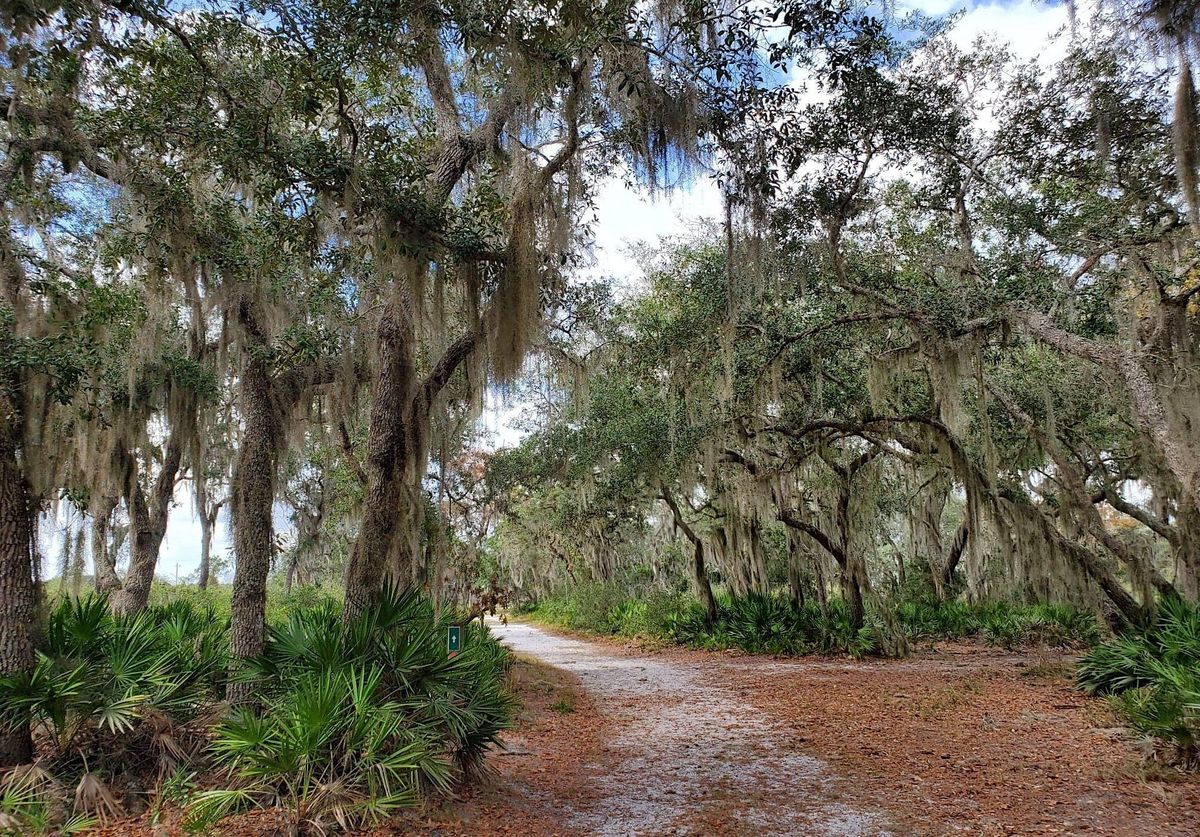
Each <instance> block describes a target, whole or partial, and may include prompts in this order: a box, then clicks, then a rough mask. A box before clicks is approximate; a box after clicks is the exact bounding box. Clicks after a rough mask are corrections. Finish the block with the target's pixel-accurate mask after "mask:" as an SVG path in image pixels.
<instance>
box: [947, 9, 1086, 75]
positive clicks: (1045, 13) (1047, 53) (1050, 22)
mask: <svg viewBox="0 0 1200 837" xmlns="http://www.w3.org/2000/svg"><path fill="white" fill-rule="evenodd" d="M933 2H938V0H933ZM1067 23H1068V12H1067V7H1066V6H1064V5H1050V4H1047V3H1040V2H1030V0H1020V1H1019V2H1014V3H1003V2H999V3H985V4H977V5H976V4H972V5H971V6H970V8H969V10H968V11H967V12H966V13H965V14H964V15H963V16H962V18H961V19H960V20H959V21H958V22H957V23H955V25H954V27H953V28H952V29H951V31H950V38H951V39H952V40H953V41H954V42H955V43H956V44H958V45H959V46H961V47H963V48H968V47H970V46H971V44H972V43H973V42H974V41H975V39H976V38H978V37H979V36H981V35H994V36H996V37H997V38H999V39H1000V40H1001V41H1002V42H1004V43H1007V44H1008V45H1009V47H1010V48H1011V49H1012V51H1013V54H1014V55H1016V56H1017V57H1019V58H1024V59H1031V58H1037V59H1039V61H1041V62H1042V63H1043V64H1046V63H1051V62H1054V61H1057V60H1059V59H1060V58H1062V57H1063V55H1065V54H1066V49H1067V45H1066V41H1065V39H1063V38H1057V39H1056V38H1055V35H1056V34H1059V33H1061V32H1062V31H1064V30H1065V28H1066V26H1067Z"/></svg>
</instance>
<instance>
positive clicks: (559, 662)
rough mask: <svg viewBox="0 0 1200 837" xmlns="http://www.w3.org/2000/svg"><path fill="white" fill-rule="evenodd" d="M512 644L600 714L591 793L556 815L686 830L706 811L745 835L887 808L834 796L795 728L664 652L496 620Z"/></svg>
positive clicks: (614, 826) (601, 824)
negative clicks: (578, 688)
mask: <svg viewBox="0 0 1200 837" xmlns="http://www.w3.org/2000/svg"><path fill="white" fill-rule="evenodd" d="M495 632H496V635H497V636H498V637H499V638H500V639H501V640H502V641H503V642H504V643H505V644H506V645H508V646H509V647H511V648H512V649H513V650H514V651H516V652H517V653H518V654H523V655H527V656H531V657H535V658H537V659H538V660H540V661H542V662H544V663H547V664H549V665H552V666H555V667H557V668H560V669H563V670H566V671H568V672H570V673H571V674H573V675H575V676H576V677H578V678H579V681H580V683H581V685H582V686H583V688H584V689H585V690H586V691H587V692H588V693H589V694H590V696H591V697H592V698H593V699H595V700H597V701H598V702H599V703H600V704H601V706H602V707H603V711H604V713H605V715H606V716H607V717H608V722H609V723H608V735H607V740H606V742H605V746H604V758H603V759H602V760H597V761H595V762H592V763H584V764H583V765H582V768H583V770H584V771H585V772H586V773H588V774H590V775H591V776H592V777H593V781H594V782H595V786H596V787H595V789H596V790H597V791H598V795H597V797H598V798H596V799H595V801H594V802H593V803H591V804H584V805H579V806H571V807H569V808H567V809H564V808H563V807H559V806H562V801H561V800H555V799H552V798H548V797H547V798H546V799H545V800H544V801H545V802H546V804H547V805H553V806H556V807H559V811H560V815H561V816H562V817H563V823H564V825H566V826H568V827H570V828H573V829H578V830H580V831H583V832H586V833H588V834H596V835H627V834H634V833H639V834H672V833H680V834H687V833H693V832H694V829H695V827H696V824H697V823H698V822H699V821H702V820H705V819H706V818H707V819H710V820H713V821H716V822H719V823H721V825H722V826H724V827H725V828H727V829H728V830H732V831H744V833H754V834H813V835H822V834H824V835H868V834H870V835H878V834H886V833H889V830H888V827H887V821H886V818H885V817H884V816H883V815H881V814H880V813H878V812H877V811H872V810H870V809H864V808H860V807H858V806H856V805H852V804H847V803H845V802H842V801H839V800H838V799H837V795H838V788H837V784H838V783H837V780H836V777H835V776H834V775H833V774H832V773H831V772H830V770H829V768H828V766H827V765H826V764H825V763H824V762H822V761H820V760H819V759H817V758H814V757H813V756H811V755H808V754H806V753H804V752H802V751H801V750H800V749H799V748H798V746H797V744H796V743H795V734H794V731H793V730H791V729H789V728H785V727H784V726H783V725H781V724H780V723H778V722H776V721H774V720H772V719H770V718H769V717H768V716H767V715H766V714H765V713H763V712H762V711H760V710H759V709H757V708H756V707H754V706H752V705H751V704H749V703H747V702H745V701H744V700H743V699H742V698H741V697H740V696H739V695H738V694H737V692H735V691H733V690H731V689H728V688H725V687H724V686H722V685H719V684H716V683H713V682H711V678H705V677H703V676H702V673H701V672H700V671H698V670H696V669H694V668H691V667H688V666H685V665H683V664H680V663H678V662H672V661H670V660H666V659H660V658H655V657H643V656H623V655H617V654H614V653H613V652H612V651H611V650H610V649H608V648H606V647H605V646H603V645H598V644H595V643H590V642H581V641H578V640H574V639H568V638H564V637H561V636H555V635H552V634H549V633H547V632H545V631H543V630H540V629H538V628H536V627H533V626H530V625H523V624H511V625H508V626H499V625H497V626H495Z"/></svg>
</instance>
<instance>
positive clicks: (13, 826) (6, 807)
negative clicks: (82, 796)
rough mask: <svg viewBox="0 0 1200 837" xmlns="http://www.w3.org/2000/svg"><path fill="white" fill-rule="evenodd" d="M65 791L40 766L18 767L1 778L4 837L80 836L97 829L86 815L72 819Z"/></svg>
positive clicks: (0, 824)
mask: <svg viewBox="0 0 1200 837" xmlns="http://www.w3.org/2000/svg"><path fill="white" fill-rule="evenodd" d="M63 797H64V788H63V787H62V786H61V785H60V784H59V783H58V782H57V781H56V780H55V779H54V777H53V776H52V775H50V774H49V773H48V772H46V771H45V770H43V769H42V768H40V767H37V766H36V765H24V766H22V767H17V768H14V769H12V770H10V771H8V772H7V773H6V774H4V775H3V776H2V777H0V837H24V835H27V834H50V833H53V834H60V835H68V834H79V833H81V832H84V831H87V830H88V829H91V828H94V827H95V826H96V823H97V821H96V819H95V818H94V817H89V816H86V815H83V814H76V815H74V816H68V815H67V814H66V813H65V811H64V810H62V809H63V808H64V802H63Z"/></svg>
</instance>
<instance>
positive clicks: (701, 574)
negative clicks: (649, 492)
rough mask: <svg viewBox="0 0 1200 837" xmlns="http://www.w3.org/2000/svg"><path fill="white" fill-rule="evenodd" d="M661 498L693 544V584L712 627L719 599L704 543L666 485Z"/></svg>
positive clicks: (676, 523)
mask: <svg viewBox="0 0 1200 837" xmlns="http://www.w3.org/2000/svg"><path fill="white" fill-rule="evenodd" d="M661 496H662V498H663V500H665V501H666V503H667V506H668V507H669V508H670V509H671V514H672V515H674V517H675V525H676V526H678V527H679V530H680V531H681V532H683V534H684V536H685V537H687V539H688V540H689V541H691V543H692V583H693V585H694V586H695V588H696V597H697V598H698V599H700V605H701V606H702V607H703V608H704V618H705V620H706V621H707V622H708V624H709V625H712V624H714V623H715V622H716V621H717V616H718V613H717V599H716V597H715V596H713V591H712V583H711V582H710V581H709V580H708V569H707V568H706V567H705V565H704V541H703V540H701V539H700V536H699V535H697V534H696V532H695V530H694V529H692V527H691V526H689V525H688V522H687V521H686V520H685V519H684V517H683V512H682V511H680V509H679V504H678V503H677V502H675V497H674V496H673V495H672V494H671V492H670V491H668V490H667V488H666V486H665V485H664V486H662V494H661Z"/></svg>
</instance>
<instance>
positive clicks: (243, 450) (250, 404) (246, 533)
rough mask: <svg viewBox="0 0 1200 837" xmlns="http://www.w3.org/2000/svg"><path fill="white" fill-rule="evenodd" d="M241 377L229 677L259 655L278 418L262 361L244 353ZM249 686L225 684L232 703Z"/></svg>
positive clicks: (270, 538) (243, 697)
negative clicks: (240, 427) (240, 431)
mask: <svg viewBox="0 0 1200 837" xmlns="http://www.w3.org/2000/svg"><path fill="white" fill-rule="evenodd" d="M248 354H249V357H248V359H247V361H246V366H245V369H244V370H243V372H242V382H241V408H242V442H241V445H240V446H239V448H238V454H237V460H236V462H235V465H234V475H233V547H234V555H235V557H236V569H235V571H234V577H233V599H232V602H231V603H230V610H231V613H230V616H231V618H230V625H229V653H230V668H231V672H232V673H235V674H236V673H237V671H238V670H239V669H240V667H241V665H242V663H243V662H244V661H245V660H247V659H250V658H252V657H256V656H258V655H259V654H261V653H262V650H263V637H264V632H265V622H266V612H267V575H268V573H269V572H270V570H271V551H272V548H273V545H274V525H273V520H272V506H273V505H274V501H275V467H276V459H277V451H278V449H279V448H278V438H279V434H280V433H281V427H280V419H279V417H278V415H277V413H276V411H275V409H274V405H273V399H272V392H271V388H272V380H271V374H270V369H269V367H268V361H267V359H266V358H265V357H264V356H263V354H262V353H261V352H258V351H254V350H253V349H252V350H251V351H249V352H248ZM252 690H253V684H251V683H247V682H239V681H238V680H237V679H236V678H234V679H232V680H231V681H230V683H229V688H228V697H229V700H230V701H231V702H233V703H238V702H243V701H245V700H246V699H248V698H249V696H250V693H251V691H252Z"/></svg>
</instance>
